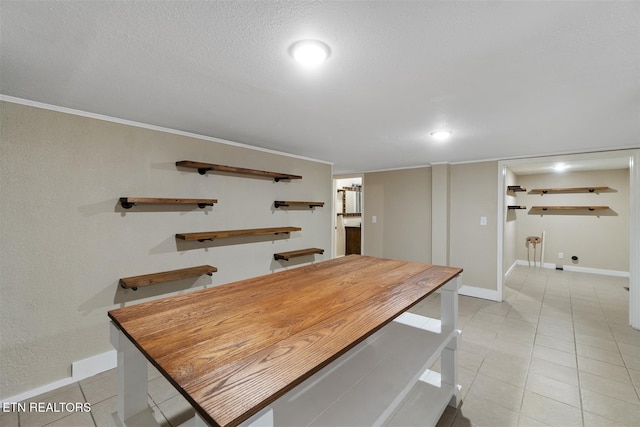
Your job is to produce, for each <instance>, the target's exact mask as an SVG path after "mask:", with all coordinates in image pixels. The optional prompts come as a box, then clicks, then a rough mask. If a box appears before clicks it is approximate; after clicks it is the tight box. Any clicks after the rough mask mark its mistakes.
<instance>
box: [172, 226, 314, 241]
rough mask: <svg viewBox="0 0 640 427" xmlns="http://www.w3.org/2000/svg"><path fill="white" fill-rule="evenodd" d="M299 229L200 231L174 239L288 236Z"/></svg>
mask: <svg viewBox="0 0 640 427" xmlns="http://www.w3.org/2000/svg"><path fill="white" fill-rule="evenodd" d="M301 230H302V228H300V227H272V228H251V229H244V230H220V231H202V232H197V233H178V234H176V239H180V240H187V241H193V240H197V241H199V242H204V241H205V240H214V239H225V238H229V237H241V236H264V235H267V234H289V233H291V232H293V231H301Z"/></svg>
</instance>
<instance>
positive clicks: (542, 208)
mask: <svg viewBox="0 0 640 427" xmlns="http://www.w3.org/2000/svg"><path fill="white" fill-rule="evenodd" d="M605 209H609V206H532V207H531V210H537V211H584V210H588V211H597V210H605Z"/></svg>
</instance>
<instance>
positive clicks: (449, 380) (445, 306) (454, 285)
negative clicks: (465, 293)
mask: <svg viewBox="0 0 640 427" xmlns="http://www.w3.org/2000/svg"><path fill="white" fill-rule="evenodd" d="M459 285H460V284H459V277H455V278H454V279H453V280H451V281H450V282H449V283H447V284H446V285H444V286H443V287H442V288H440V310H441V313H440V320H441V321H442V333H445V331H457V328H458V288H459ZM459 339H460V336H459V331H458V333H456V334H454V336H453V337H452V338H451V340H450V341H449V342H448V343H447V345H446V347H445V348H444V350H442V353H441V357H440V366H441V369H440V370H441V371H442V372H441V382H442V383H444V384H449V385H452V386H453V390H454V391H453V396H452V398H451V400H450V401H449V406H453V407H457V406H458V404H459V403H460V387H459V386H458V355H457V350H458V340H459Z"/></svg>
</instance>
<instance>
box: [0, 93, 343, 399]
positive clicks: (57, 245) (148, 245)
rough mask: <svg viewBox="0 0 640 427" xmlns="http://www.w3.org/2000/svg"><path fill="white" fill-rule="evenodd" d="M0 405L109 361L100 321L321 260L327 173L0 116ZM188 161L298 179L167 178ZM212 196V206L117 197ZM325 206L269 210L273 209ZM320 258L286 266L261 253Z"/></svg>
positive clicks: (67, 118)
mask: <svg viewBox="0 0 640 427" xmlns="http://www.w3.org/2000/svg"><path fill="white" fill-rule="evenodd" d="M0 109H1V110H0V111H1V119H2V126H1V132H2V135H1V136H2V137H1V139H0V141H1V143H0V178H1V179H0V184H1V187H0V188H1V191H2V198H1V202H0V219H1V221H2V222H1V226H0V242H2V243H1V244H2V256H1V257H0V295H1V297H0V326H1V333H0V391H1V396H0V398H6V397H8V396H15V395H18V394H20V393H23V392H25V391H28V390H31V389H34V388H37V387H41V386H44V385H46V384H49V383H53V382H56V381H59V380H61V379H63V378H68V377H69V376H70V375H71V364H72V363H73V362H74V361H78V360H80V359H84V358H88V357H91V356H94V355H97V354H101V353H103V352H107V351H109V350H111V349H112V347H111V344H110V343H109V329H108V318H107V311H108V310H110V309H112V308H116V307H120V306H125V305H130V304H135V303H138V302H141V301H143V300H144V299H148V298H156V297H159V296H168V295H171V294H175V293H183V292H189V291H190V290H192V289H194V288H199V287H203V286H215V285H220V284H223V283H227V282H231V281H236V280H240V279H244V278H247V277H252V276H257V275H261V274H267V273H270V272H272V271H276V270H280V269H282V268H288V266H297V265H300V263H306V262H310V261H311V260H314V259H315V260H323V259H329V258H330V257H331V253H332V248H331V234H332V233H331V225H332V205H333V194H332V177H331V165H329V164H326V163H321V162H315V161H311V160H306V159H299V158H294V157H291V156H284V155H278V154H275V153H269V152H264V151H258V150H252V149H248V148H243V147H239V146H234V145H229V144H221V143H216V142H212V141H207V140H202V139H198V138H192V137H187V136H180V135H176V134H172V133H166V132H160V131H156V130H150V129H145V128H140V127H134V126H128V125H124V124H118V123H113V122H109V121H104V120H97V119H92V118H86V117H81V116H77V115H71V114H65V113H61V112H55V111H50V110H45V109H40V108H35V107H30V106H24V105H18V104H13V103H6V102H3V103H1V104H0ZM179 160H195V161H204V162H210V163H219V164H227V165H232V166H240V167H245V168H254V169H262V170H271V171H277V172H285V173H291V174H297V175H302V176H303V179H301V180H292V181H290V182H279V183H276V182H274V181H273V180H268V179H261V178H250V177H239V176H232V175H223V174H212V173H209V174H207V175H205V176H201V175H199V174H198V173H197V172H192V171H188V170H184V169H179V168H176V166H175V162H176V161H179ZM122 196H139V197H176V198H178V197H189V198H191V197H193V198H217V199H218V200H219V203H218V204H217V205H215V206H214V207H213V208H206V209H204V210H200V209H198V208H197V207H191V206H189V207H180V206H139V207H134V208H132V209H130V210H124V209H122V208H121V207H120V206H119V204H118V199H119V197H122ZM283 199H284V200H303V201H323V202H325V207H323V208H314V209H312V210H310V209H308V208H304V209H284V210H283V209H274V207H273V202H274V200H283ZM275 226H298V227H302V231H301V232H295V233H292V234H291V235H290V236H289V238H286V237H285V236H267V237H253V238H235V239H222V240H218V241H215V242H205V243H198V242H194V243H191V242H183V241H177V240H176V239H175V237H174V235H175V233H183V232H195V231H212V230H226V229H244V228H262V227H275ZM306 247H320V248H324V249H325V254H324V255H315V256H313V257H310V258H300V259H296V261H290V262H286V261H280V262H276V261H274V260H273V253H274V252H277V251H286V250H294V249H301V248H306ZM201 264H210V265H213V266H216V267H217V268H218V272H217V273H215V274H214V275H213V277H209V276H203V277H201V278H198V279H186V280H181V281H178V282H172V283H165V284H161V285H156V286H151V287H146V288H141V289H140V290H138V291H132V290H124V289H121V288H120V287H119V286H118V279H119V278H120V277H128V276H134V275H140V274H147V273H154V272H160V271H167V270H173V269H178V268H185V267H191V266H196V265H201Z"/></svg>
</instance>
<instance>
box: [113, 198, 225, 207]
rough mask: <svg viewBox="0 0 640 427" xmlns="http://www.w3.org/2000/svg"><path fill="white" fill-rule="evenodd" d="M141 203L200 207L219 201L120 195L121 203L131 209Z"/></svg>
mask: <svg viewBox="0 0 640 427" xmlns="http://www.w3.org/2000/svg"><path fill="white" fill-rule="evenodd" d="M139 203H146V204H185V205H188V204H195V205H198V207H199V208H201V209H202V208H204V207H206V206H213V205H214V204H216V203H218V200H217V199H162V198H157V197H120V204H121V205H122V207H123V208H125V209H131V208H132V207H134V206H135V205H137V204H139Z"/></svg>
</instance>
